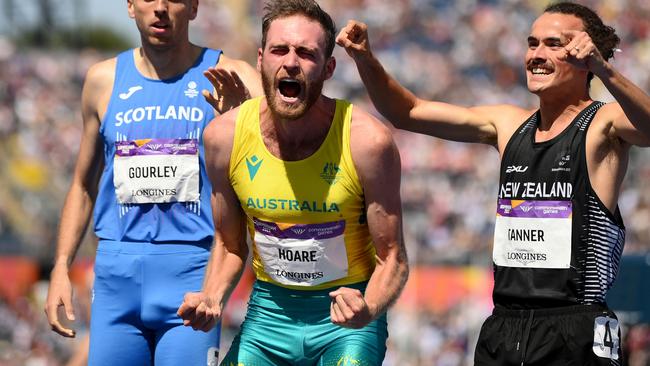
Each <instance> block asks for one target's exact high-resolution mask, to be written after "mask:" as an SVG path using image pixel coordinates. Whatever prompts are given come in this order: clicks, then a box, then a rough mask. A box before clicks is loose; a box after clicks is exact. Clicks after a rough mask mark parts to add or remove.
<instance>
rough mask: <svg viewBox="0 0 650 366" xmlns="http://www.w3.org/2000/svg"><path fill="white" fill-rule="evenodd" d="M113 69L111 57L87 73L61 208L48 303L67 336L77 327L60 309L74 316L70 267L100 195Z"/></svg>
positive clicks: (50, 317)
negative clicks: (102, 134)
mask: <svg viewBox="0 0 650 366" xmlns="http://www.w3.org/2000/svg"><path fill="white" fill-rule="evenodd" d="M114 69H115V63H114V60H109V61H105V62H102V63H100V64H97V65H95V66H93V67H92V68H91V69H90V70H89V71H88V74H87V76H86V81H85V83H84V87H83V92H82V96H81V104H82V117H83V134H82V137H81V146H80V148H79V155H78V157H77V162H76V165H75V170H74V174H73V177H72V183H71V185H70V189H69V190H68V194H67V195H66V198H65V203H64V205H63V210H62V211H61V221H60V223H59V231H58V237H57V245H56V254H55V261H54V268H53V269H52V273H51V276H50V286H49V289H48V296H47V301H46V304H45V312H46V313H47V316H48V321H49V322H50V325H51V326H52V330H54V331H55V332H57V333H59V334H61V335H64V336H68V337H73V336H74V334H75V333H74V330H72V329H67V328H65V327H63V326H62V325H61V323H60V322H59V320H58V315H57V309H58V307H59V306H63V307H64V309H65V312H66V315H67V317H68V319H70V320H73V319H74V313H73V310H72V289H71V286H70V279H69V277H68V270H69V268H70V264H71V263H72V261H73V259H74V257H75V254H76V252H77V249H78V248H79V245H80V244H81V241H82V239H83V236H84V234H85V232H86V229H87V227H88V222H89V221H90V217H91V214H92V208H93V205H94V203H95V198H96V196H97V183H98V181H99V177H100V175H101V171H102V167H103V155H102V153H103V150H102V143H101V141H100V139H99V127H100V114H102V115H103V113H104V111H105V109H106V105H107V104H108V99H109V97H110V92H111V88H112V83H113V73H114Z"/></svg>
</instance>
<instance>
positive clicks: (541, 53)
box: [531, 44, 546, 59]
mask: <svg viewBox="0 0 650 366" xmlns="http://www.w3.org/2000/svg"><path fill="white" fill-rule="evenodd" d="M531 56H532V58H533V59H546V46H544V45H543V44H540V45H539V46H537V47H535V49H534V50H532V54H531Z"/></svg>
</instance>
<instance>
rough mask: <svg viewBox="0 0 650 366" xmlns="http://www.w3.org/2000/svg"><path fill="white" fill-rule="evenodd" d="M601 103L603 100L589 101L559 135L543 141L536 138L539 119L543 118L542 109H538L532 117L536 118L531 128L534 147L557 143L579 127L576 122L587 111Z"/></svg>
mask: <svg viewBox="0 0 650 366" xmlns="http://www.w3.org/2000/svg"><path fill="white" fill-rule="evenodd" d="M599 103H601V102H599V101H596V100H594V101H592V102H591V103H589V105H588V106H586V107H585V108H583V109H582V110H581V111H580V112H579V113H578V114H577V115H576V116H575V117H574V118H573V120H571V123H569V124H568V125H567V126H566V127H565V128H564V130H562V132H560V133H559V134H558V135H557V136H555V137H553V138H552V139H550V140H546V141H541V142H537V141H536V140H535V135H536V133H537V128H538V126H539V121H540V120H541V110H539V109H538V110H537V111H536V112H535V115H533V117H532V118H533V119H534V122H535V123H534V125H533V127H534V128H531V130H532V133H530V139H531V141H532V144H533V147H544V146H548V145H553V144H555V143H556V142H557V141H559V140H560V139H561V138H562V137H564V136H565V135H567V134H568V133H569V132H570V131H571V130H572V129H573V128H574V127H577V123H576V122H577V121H580V120H581V119H583V118H584V116H585V114H587V112H589V111H590V110H591V109H592V107H594V106H595V105H597V104H599Z"/></svg>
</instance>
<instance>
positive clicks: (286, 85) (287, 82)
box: [278, 79, 302, 99]
mask: <svg viewBox="0 0 650 366" xmlns="http://www.w3.org/2000/svg"><path fill="white" fill-rule="evenodd" d="M278 89H279V90H280V94H282V96H284V97H286V98H291V99H294V98H297V97H298V96H299V95H300V92H301V91H302V85H300V82H298V80H295V79H282V80H280V82H279V83H278Z"/></svg>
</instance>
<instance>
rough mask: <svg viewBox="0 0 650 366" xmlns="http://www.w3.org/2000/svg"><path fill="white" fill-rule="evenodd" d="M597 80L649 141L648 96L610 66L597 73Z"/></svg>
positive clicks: (649, 97)
mask: <svg viewBox="0 0 650 366" xmlns="http://www.w3.org/2000/svg"><path fill="white" fill-rule="evenodd" d="M597 76H598V77H599V79H600V80H601V81H602V82H603V85H605V87H606V88H607V90H608V91H609V92H610V93H611V94H612V96H613V97H614V99H616V102H618V104H619V105H620V106H621V108H622V109H623V112H624V113H625V116H626V117H627V119H628V120H629V121H630V122H631V123H632V125H634V127H635V128H636V129H637V130H638V131H640V132H641V133H643V134H644V135H645V138H646V139H650V123H649V122H648V121H650V96H648V94H646V93H645V92H644V91H643V90H641V88H639V87H638V86H636V85H635V84H634V83H632V82H631V81H630V80H629V79H627V78H626V77H625V76H623V75H622V74H621V73H619V72H618V71H617V70H616V69H614V68H613V67H612V66H611V65H610V64H605V67H604V69H603V70H602V71H600V72H598V75H597Z"/></svg>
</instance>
